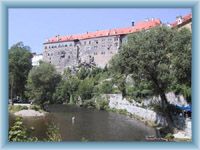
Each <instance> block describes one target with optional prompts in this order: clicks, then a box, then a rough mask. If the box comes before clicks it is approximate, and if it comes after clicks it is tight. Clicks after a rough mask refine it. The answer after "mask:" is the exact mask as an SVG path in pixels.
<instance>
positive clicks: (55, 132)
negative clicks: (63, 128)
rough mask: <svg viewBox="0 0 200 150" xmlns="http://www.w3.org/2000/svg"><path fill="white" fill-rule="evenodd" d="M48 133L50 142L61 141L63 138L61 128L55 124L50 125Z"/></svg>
mask: <svg viewBox="0 0 200 150" xmlns="http://www.w3.org/2000/svg"><path fill="white" fill-rule="evenodd" d="M46 134H47V141H48V142H60V141H61V140H62V138H61V135H60V132H59V128H58V127H57V126H56V125H55V124H50V125H49V126H48V128H47V133H46Z"/></svg>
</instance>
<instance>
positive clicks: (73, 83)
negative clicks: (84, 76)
mask: <svg viewBox="0 0 200 150" xmlns="http://www.w3.org/2000/svg"><path fill="white" fill-rule="evenodd" d="M79 83H80V81H79V79H78V78H77V77H76V76H72V75H71V74H68V75H67V76H65V75H64V77H63V80H62V82H60V84H59V86H58V87H57V89H56V92H55V94H54V102H55V103H57V102H61V103H63V102H68V103H70V104H74V103H76V100H75V99H76V98H77V97H78V96H77V91H78V86H79Z"/></svg>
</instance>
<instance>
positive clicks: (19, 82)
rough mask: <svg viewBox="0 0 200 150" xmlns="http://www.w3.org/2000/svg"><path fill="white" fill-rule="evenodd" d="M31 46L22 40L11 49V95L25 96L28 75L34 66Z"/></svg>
mask: <svg viewBox="0 0 200 150" xmlns="http://www.w3.org/2000/svg"><path fill="white" fill-rule="evenodd" d="M31 57H32V54H31V52H30V47H28V46H24V44H23V43H22V42H19V43H17V44H15V45H13V46H12V47H11V48H10V49H9V89H10V93H9V97H10V98H11V99H12V98H13V97H16V96H20V97H22V98H23V97H24V91H25V84H26V81H27V76H28V73H29V71H30V69H31V68H32V64H31Z"/></svg>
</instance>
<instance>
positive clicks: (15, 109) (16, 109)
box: [8, 105, 28, 113]
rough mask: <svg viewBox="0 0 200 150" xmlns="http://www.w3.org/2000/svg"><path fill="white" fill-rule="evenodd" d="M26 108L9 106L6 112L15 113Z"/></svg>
mask: <svg viewBox="0 0 200 150" xmlns="http://www.w3.org/2000/svg"><path fill="white" fill-rule="evenodd" d="M27 109H28V107H27V106H21V105H9V107H8V110H9V112H12V113H15V112H18V111H20V110H27Z"/></svg>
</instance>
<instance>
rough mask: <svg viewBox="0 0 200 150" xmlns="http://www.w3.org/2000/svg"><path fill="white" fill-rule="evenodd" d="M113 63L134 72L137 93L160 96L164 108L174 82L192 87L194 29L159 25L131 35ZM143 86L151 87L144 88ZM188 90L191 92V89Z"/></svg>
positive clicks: (116, 67) (117, 69)
mask: <svg viewBox="0 0 200 150" xmlns="http://www.w3.org/2000/svg"><path fill="white" fill-rule="evenodd" d="M182 55H183V56H182ZM179 60H180V61H179ZM110 65H111V66H110V68H111V70H113V71H114V72H118V73H120V74H124V75H128V74H132V77H133V79H134V82H135V85H137V87H136V88H137V90H135V91H133V93H134V92H135V93H134V94H135V95H140V96H146V95H147V96H148V95H152V94H154V95H160V96H161V99H162V106H163V107H164V104H166V103H167V100H166V97H165V93H166V92H167V91H168V90H169V89H170V88H171V86H172V85H173V84H175V85H177V84H180V83H182V84H181V86H182V85H183V84H187V85H189V86H188V87H191V85H190V81H191V32H190V31H188V30H186V29H184V30H181V31H177V30H173V29H170V28H168V27H156V28H153V29H151V30H149V31H148V32H146V31H143V32H138V33H134V34H132V35H129V37H128V43H127V44H125V45H124V46H123V47H122V49H120V51H119V54H118V55H116V56H115V57H114V58H113V59H112V60H111V61H110ZM186 80H188V81H186ZM119 83H120V82H119ZM121 83H122V84H121V90H120V91H123V89H124V85H123V83H124V82H121ZM143 85H148V86H147V87H143V88H141V87H142V86H143ZM119 87H120V86H119ZM185 91H187V92H186V93H187V94H189V90H185ZM123 95H126V93H124V94H123Z"/></svg>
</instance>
